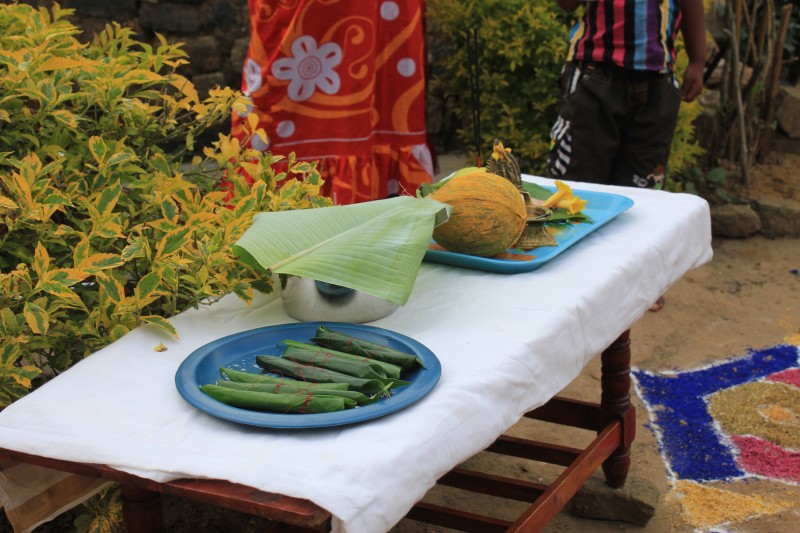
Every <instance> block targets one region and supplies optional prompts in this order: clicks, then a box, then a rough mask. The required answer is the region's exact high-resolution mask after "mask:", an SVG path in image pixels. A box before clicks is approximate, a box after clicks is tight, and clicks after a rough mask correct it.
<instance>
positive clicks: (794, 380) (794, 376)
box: [767, 368, 800, 388]
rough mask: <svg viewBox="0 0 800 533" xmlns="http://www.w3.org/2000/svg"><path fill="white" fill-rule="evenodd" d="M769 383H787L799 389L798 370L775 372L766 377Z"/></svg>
mask: <svg viewBox="0 0 800 533" xmlns="http://www.w3.org/2000/svg"><path fill="white" fill-rule="evenodd" d="M767 379H769V380H771V381H780V382H781V383H788V384H789V385H794V386H795V387H798V388H800V368H790V369H789V370H784V371H783V372H776V373H775V374H772V375H770V376H768V377H767Z"/></svg>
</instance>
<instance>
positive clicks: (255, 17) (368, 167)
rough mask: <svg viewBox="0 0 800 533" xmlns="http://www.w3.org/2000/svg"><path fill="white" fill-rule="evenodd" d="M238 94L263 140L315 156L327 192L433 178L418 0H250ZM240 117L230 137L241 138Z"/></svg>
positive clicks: (277, 150) (352, 199)
mask: <svg viewBox="0 0 800 533" xmlns="http://www.w3.org/2000/svg"><path fill="white" fill-rule="evenodd" d="M249 9H250V28H251V30H250V33H251V39H250V48H249V51H248V54H247V57H246V59H245V63H244V67H243V71H242V74H243V75H242V91H243V92H244V94H245V95H246V96H247V97H248V99H249V101H250V102H249V103H250V106H249V110H250V111H252V112H255V113H257V115H258V117H259V124H258V126H259V127H260V128H263V129H264V130H265V131H266V132H267V134H268V136H269V143H264V142H263V141H261V140H260V139H258V138H254V139H253V140H252V141H251V142H252V143H253V146H254V147H255V148H258V149H260V150H270V151H271V152H272V153H273V154H280V155H288V154H289V153H290V152H294V153H295V154H296V156H297V159H298V160H306V161H318V162H319V166H318V168H319V170H320V172H321V174H322V177H323V179H325V187H324V188H323V194H326V195H327V196H330V197H331V198H332V199H333V201H334V203H336V204H351V203H357V202H364V201H369V200H375V199H379V198H386V197H388V196H392V195H396V194H411V195H413V194H414V193H415V192H416V189H417V187H418V186H419V185H420V184H422V183H424V182H429V181H431V178H432V175H433V158H432V156H431V152H430V150H429V148H428V144H427V142H426V139H427V136H426V129H425V128H426V123H425V45H424V29H423V19H424V12H425V2H424V0H387V1H382V0H378V1H376V2H365V1H364V0H249ZM243 120H244V116H241V115H239V113H236V112H235V113H234V116H233V121H232V124H233V130H232V133H233V135H234V136H235V137H238V138H239V139H243V138H244V134H243V131H242V121H243Z"/></svg>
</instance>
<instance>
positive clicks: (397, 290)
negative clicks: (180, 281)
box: [233, 196, 449, 305]
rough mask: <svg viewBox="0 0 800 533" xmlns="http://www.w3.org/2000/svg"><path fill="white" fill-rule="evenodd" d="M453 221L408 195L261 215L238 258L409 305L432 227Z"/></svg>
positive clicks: (237, 247)
mask: <svg viewBox="0 0 800 533" xmlns="http://www.w3.org/2000/svg"><path fill="white" fill-rule="evenodd" d="M448 216H449V206H448V205H446V204H442V203H440V202H437V201H435V200H430V199H425V198H413V197H411V196H399V197H396V198H390V199H387V200H375V201H372V202H364V203H360V204H353V205H342V206H333V207H321V208H316V209H301V210H294V211H278V212H268V213H259V214H258V215H256V216H255V219H254V221H253V224H252V226H251V227H250V228H248V230H247V231H246V232H245V234H244V235H242V237H241V238H240V239H239V240H238V241H237V242H236V244H234V246H233V251H234V253H235V254H236V256H237V257H238V258H239V259H240V260H241V261H243V262H245V263H247V264H249V265H250V266H252V267H254V268H262V269H266V270H269V271H271V272H272V273H273V274H278V273H280V274H293V275H296V276H303V277H307V278H311V279H315V280H318V281H323V282H327V283H332V284H334V285H340V286H342V287H348V288H351V289H355V290H358V291H363V292H366V293H369V294H372V295H374V296H377V297H379V298H383V299H384V300H388V301H390V302H392V303H394V304H397V305H405V303H406V302H407V301H408V298H409V296H410V295H411V291H412V289H413V288H414V283H415V281H416V277H417V272H418V271H419V267H420V264H421V263H422V258H423V257H424V255H425V251H426V250H427V248H428V244H429V243H430V240H431V236H432V235H433V228H434V227H435V226H436V225H437V224H441V223H442V222H444V221H445V220H447V217H448Z"/></svg>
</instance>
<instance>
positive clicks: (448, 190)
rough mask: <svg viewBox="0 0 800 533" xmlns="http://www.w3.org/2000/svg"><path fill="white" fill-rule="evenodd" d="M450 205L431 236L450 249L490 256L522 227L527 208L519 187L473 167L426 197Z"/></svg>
mask: <svg viewBox="0 0 800 533" xmlns="http://www.w3.org/2000/svg"><path fill="white" fill-rule="evenodd" d="M430 197H431V198H433V199H434V200H438V201H439V202H442V203H445V204H449V205H450V206H451V207H452V211H451V213H450V218H449V219H448V220H447V222H445V223H444V224H441V225H439V226H437V227H436V228H435V229H434V230H433V238H434V239H435V240H436V242H437V243H438V244H439V245H440V246H442V247H443V248H445V249H447V250H450V251H451V252H458V253H462V254H469V255H477V256H481V257H492V256H495V255H497V254H499V253H500V252H502V251H504V250H506V249H507V248H511V247H512V246H513V245H514V243H516V242H517V240H518V239H519V236H520V235H521V234H522V230H524V229H525V220H526V218H527V210H526V209H525V201H524V200H523V198H522V195H521V194H520V191H519V189H517V187H516V186H515V185H514V184H512V183H511V182H510V181H508V180H507V179H505V178H502V177H500V176H498V175H496V174H492V173H490V172H486V171H485V170H482V169H477V170H476V171H474V172H468V173H465V174H457V175H455V176H453V177H452V178H450V179H449V180H448V181H447V182H446V183H445V184H444V185H443V186H442V187H441V188H440V189H439V190H437V191H436V192H435V193H434V194H432V195H431V196H430Z"/></svg>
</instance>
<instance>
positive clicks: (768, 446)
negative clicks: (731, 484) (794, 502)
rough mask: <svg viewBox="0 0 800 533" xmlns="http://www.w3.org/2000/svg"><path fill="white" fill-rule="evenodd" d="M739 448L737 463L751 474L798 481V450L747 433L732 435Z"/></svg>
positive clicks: (799, 468)
mask: <svg viewBox="0 0 800 533" xmlns="http://www.w3.org/2000/svg"><path fill="white" fill-rule="evenodd" d="M731 441H732V442H733V444H734V445H735V446H736V447H737V448H738V449H739V465H740V466H741V467H742V468H743V469H744V470H746V471H748V472H751V473H753V474H756V475H759V476H763V477H768V478H773V479H780V480H783V481H789V482H792V483H800V452H798V451H793V450H787V449H786V448H782V447H780V446H776V445H775V444H773V443H771V442H769V441H765V440H763V439H759V438H758V437H750V436H748V435H733V436H731Z"/></svg>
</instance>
